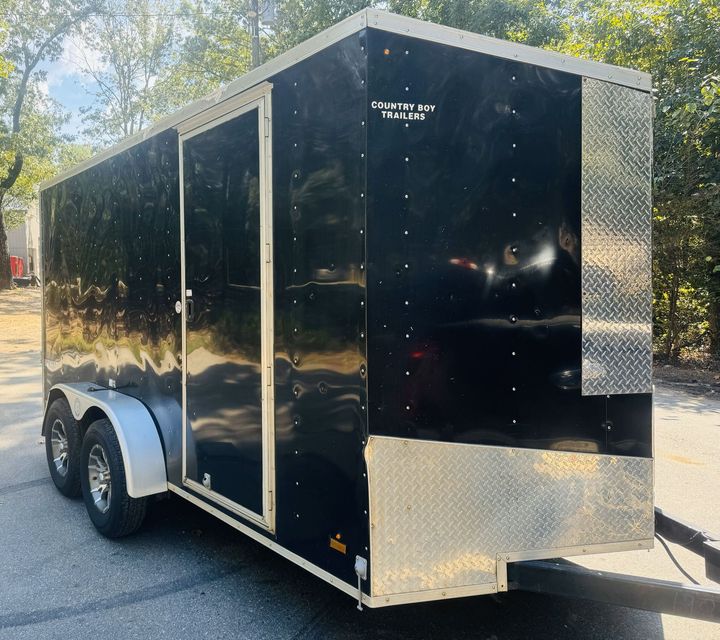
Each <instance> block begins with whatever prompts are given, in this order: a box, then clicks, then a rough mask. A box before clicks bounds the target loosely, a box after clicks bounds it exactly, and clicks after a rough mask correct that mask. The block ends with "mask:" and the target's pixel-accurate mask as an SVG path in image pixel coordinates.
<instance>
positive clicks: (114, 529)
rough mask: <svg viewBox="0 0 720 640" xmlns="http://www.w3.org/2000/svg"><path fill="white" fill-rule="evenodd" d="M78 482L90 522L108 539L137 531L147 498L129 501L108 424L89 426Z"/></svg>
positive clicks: (99, 422)
mask: <svg viewBox="0 0 720 640" xmlns="http://www.w3.org/2000/svg"><path fill="white" fill-rule="evenodd" d="M81 469H82V472H81V474H80V481H81V484H82V493H83V498H84V500H85V507H86V509H87V512H88V515H89V516H90V520H92V523H93V524H94V525H95V528H96V529H97V530H98V531H99V532H100V533H102V534H103V535H104V536H106V537H108V538H120V537H122V536H126V535H129V534H131V533H133V532H135V531H137V530H138V529H139V528H140V525H141V524H142V522H143V519H144V518H145V510H146V508H147V498H131V497H130V496H129V495H128V492H127V481H126V479H125V467H124V465H123V457H122V452H121V450H120V443H119V442H118V439H117V435H116V434H115V429H114V428H113V426H112V424H111V422H110V421H109V420H97V421H95V422H93V423H92V424H91V425H90V428H89V429H88V430H87V433H86V434H85V438H84V440H83V445H82V455H81Z"/></svg>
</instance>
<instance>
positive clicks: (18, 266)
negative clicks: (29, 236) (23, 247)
mask: <svg viewBox="0 0 720 640" xmlns="http://www.w3.org/2000/svg"><path fill="white" fill-rule="evenodd" d="M10 271H11V272H12V276H13V278H22V276H23V272H24V271H25V261H24V260H23V259H22V258H18V257H17V256H10Z"/></svg>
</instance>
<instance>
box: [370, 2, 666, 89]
mask: <svg viewBox="0 0 720 640" xmlns="http://www.w3.org/2000/svg"><path fill="white" fill-rule="evenodd" d="M367 14H368V19H367V25H368V27H369V28H375V29H382V30H383V31H389V32H391V33H397V34H400V35H405V36H410V37H412V38H420V39H422V40H427V41H430V42H437V43H438V44H447V45H450V46H453V47H459V48H461V49H467V50H469V51H478V52H480V53H487V54H489V55H493V56H497V57H499V58H506V59H508V60H517V61H518V62H525V63H528V64H534V65H537V66H540V67H546V68H548V69H557V70H558V71H566V72H568V73H572V74H576V75H580V76H585V77H587V78H595V79H597V80H605V81H606V82H611V83H613V84H621V85H625V86H628V87H631V88H633V89H640V90H642V91H650V90H651V89H652V77H651V76H650V74H648V73H644V72H642V71H635V70H634V69H625V68H623V67H616V66H614V65H611V64H605V63H603V62H593V61H591V60H583V59H582V58H574V57H572V56H567V55H564V54H562V53H558V52H557V51H549V50H546V49H539V48H537V47H529V46H527V45H524V44H518V43H515V42H508V41H506V40H499V39H498V38H490V37H488V36H482V35H479V34H477V33H472V32H470V31H462V30H461V29H454V28H452V27H446V26H443V25H439V24H433V23H432V22H424V21H422V20H416V19H415V18H408V17H405V16H399V15H397V14H394V13H388V12H385V11H377V10H370V9H369V10H368V11H367Z"/></svg>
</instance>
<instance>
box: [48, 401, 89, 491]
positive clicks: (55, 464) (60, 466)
mask: <svg viewBox="0 0 720 640" xmlns="http://www.w3.org/2000/svg"><path fill="white" fill-rule="evenodd" d="M43 433H44V434H45V457H46V458H47V463H48V468H49V469H50V477H51V478H52V481H53V483H54V484H55V486H56V487H57V488H58V491H60V493H62V494H63V495H64V496H67V497H68V498H76V497H77V496H79V495H80V450H81V448H82V433H81V431H80V425H79V424H78V422H77V420H75V418H74V417H73V414H72V411H70V405H69V404H68V401H67V400H66V399H65V398H58V399H57V400H55V401H54V402H53V403H52V404H51V405H50V408H49V409H48V412H47V414H46V415H45V428H44V429H43Z"/></svg>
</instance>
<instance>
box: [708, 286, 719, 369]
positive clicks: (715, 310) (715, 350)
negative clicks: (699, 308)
mask: <svg viewBox="0 0 720 640" xmlns="http://www.w3.org/2000/svg"><path fill="white" fill-rule="evenodd" d="M719 314H720V301H718V300H717V297H716V296H715V295H713V292H711V298H710V304H709V305H708V329H709V330H708V333H709V334H710V355H711V356H712V357H713V358H715V359H717V358H720V318H718V315H719Z"/></svg>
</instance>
